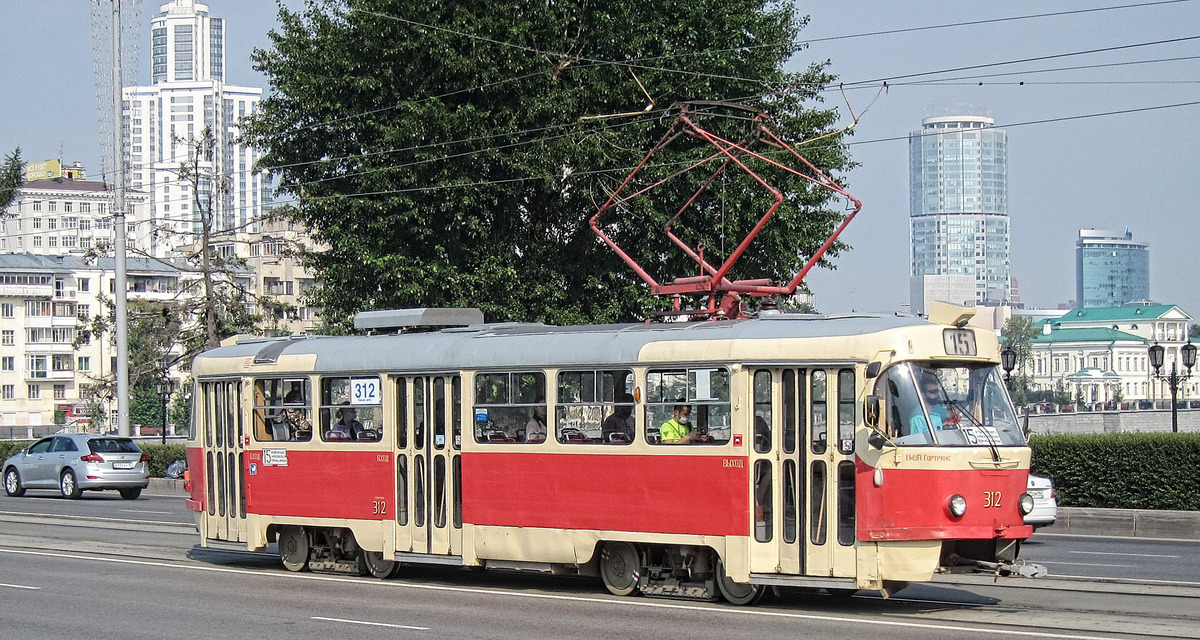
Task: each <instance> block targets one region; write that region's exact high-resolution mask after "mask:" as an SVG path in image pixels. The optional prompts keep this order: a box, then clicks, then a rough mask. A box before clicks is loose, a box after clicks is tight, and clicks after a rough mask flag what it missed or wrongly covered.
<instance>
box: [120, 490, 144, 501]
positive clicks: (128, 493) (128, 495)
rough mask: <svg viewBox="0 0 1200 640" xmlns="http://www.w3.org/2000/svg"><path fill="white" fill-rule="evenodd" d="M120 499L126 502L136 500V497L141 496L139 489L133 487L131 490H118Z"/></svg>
mask: <svg viewBox="0 0 1200 640" xmlns="http://www.w3.org/2000/svg"><path fill="white" fill-rule="evenodd" d="M120 492H121V497H122V498H125V499H126V500H137V498H138V496H140V495H142V488H141V487H133V488H131V489H120Z"/></svg>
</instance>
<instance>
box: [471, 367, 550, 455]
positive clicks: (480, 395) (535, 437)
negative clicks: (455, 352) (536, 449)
mask: <svg viewBox="0 0 1200 640" xmlns="http://www.w3.org/2000/svg"><path fill="white" fill-rule="evenodd" d="M546 424H547V414H546V375H545V374H544V373H542V372H540V371H534V372H525V373H507V372H506V373H479V374H476V375H475V441H476V442H486V443H519V442H530V443H537V442H544V441H545V440H546V433H547V430H546Z"/></svg>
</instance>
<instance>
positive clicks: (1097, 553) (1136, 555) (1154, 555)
mask: <svg viewBox="0 0 1200 640" xmlns="http://www.w3.org/2000/svg"><path fill="white" fill-rule="evenodd" d="M1070 553H1081V554H1085V555H1089V556H1128V557H1130V558H1178V557H1179V556H1165V555H1159V554H1157V553H1113V552H1111V551H1071V552H1070Z"/></svg>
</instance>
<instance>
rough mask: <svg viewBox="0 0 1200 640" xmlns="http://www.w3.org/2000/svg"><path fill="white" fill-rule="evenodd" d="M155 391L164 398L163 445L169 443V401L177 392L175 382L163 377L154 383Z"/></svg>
mask: <svg viewBox="0 0 1200 640" xmlns="http://www.w3.org/2000/svg"><path fill="white" fill-rule="evenodd" d="M154 390H155V391H157V392H158V395H159V397H161V398H162V443H163V444H166V443H167V400H169V399H170V398H171V394H172V393H174V392H175V381H174V380H172V379H170V378H168V377H166V376H163V377H162V378H160V379H159V381H158V382H155V383H154Z"/></svg>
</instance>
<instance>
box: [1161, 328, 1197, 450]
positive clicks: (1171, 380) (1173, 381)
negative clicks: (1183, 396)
mask: <svg viewBox="0 0 1200 640" xmlns="http://www.w3.org/2000/svg"><path fill="white" fill-rule="evenodd" d="M1179 351H1180V354H1181V355H1182V356H1183V367H1184V369H1186V371H1185V372H1184V373H1182V374H1180V373H1179V367H1178V362H1177V361H1176V360H1172V361H1171V373H1169V374H1165V375H1164V374H1163V373H1162V366H1163V356H1164V355H1165V352H1166V349H1165V348H1164V347H1163V346H1162V345H1161V344H1158V343H1157V342H1156V343H1154V344H1153V345H1151V346H1150V366H1151V367H1153V368H1154V377H1155V378H1159V379H1161V380H1166V381H1167V386H1168V387H1170V389H1171V433H1179V410H1178V408H1176V406H1175V401H1176V396H1177V394H1178V392H1179V383H1180V382H1183V381H1184V380H1187V379H1188V378H1190V377H1192V367H1194V366H1196V345H1194V344H1192V343H1190V342H1189V343H1187V344H1185V345H1183V348H1182V349H1180V350H1179Z"/></svg>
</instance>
